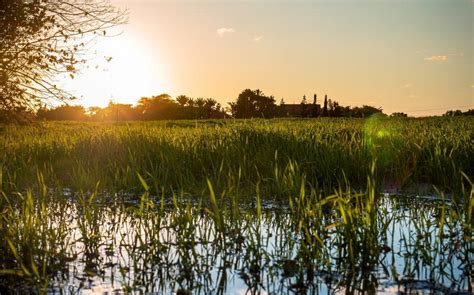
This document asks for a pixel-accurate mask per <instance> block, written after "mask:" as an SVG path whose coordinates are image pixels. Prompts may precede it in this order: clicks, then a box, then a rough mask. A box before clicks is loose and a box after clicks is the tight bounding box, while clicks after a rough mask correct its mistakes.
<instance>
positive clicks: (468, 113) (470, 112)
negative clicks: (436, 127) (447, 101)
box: [443, 109, 474, 117]
mask: <svg viewBox="0 0 474 295" xmlns="http://www.w3.org/2000/svg"><path fill="white" fill-rule="evenodd" d="M443 116H445V117H454V116H474V109H470V110H468V111H465V112H463V111H461V110H455V111H453V110H451V111H447V112H446V113H444V114H443Z"/></svg>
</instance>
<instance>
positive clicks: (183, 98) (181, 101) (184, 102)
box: [176, 95, 189, 107]
mask: <svg viewBox="0 0 474 295" xmlns="http://www.w3.org/2000/svg"><path fill="white" fill-rule="evenodd" d="M176 101H177V102H178V103H179V105H180V106H182V107H184V106H186V105H187V104H188V102H189V97H187V96H186V95H179V96H177V97H176Z"/></svg>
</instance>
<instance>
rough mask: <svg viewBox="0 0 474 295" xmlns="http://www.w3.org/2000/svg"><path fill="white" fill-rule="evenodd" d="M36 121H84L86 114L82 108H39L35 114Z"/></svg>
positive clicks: (62, 106)
mask: <svg viewBox="0 0 474 295" xmlns="http://www.w3.org/2000/svg"><path fill="white" fill-rule="evenodd" d="M36 115H37V117H38V119H40V120H41V119H42V120H50V121H84V120H86V118H87V117H86V113H85V109H84V107H83V106H70V105H61V106H58V107H56V108H52V109H46V108H40V109H39V110H38V111H37V113H36Z"/></svg>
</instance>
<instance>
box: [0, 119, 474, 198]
mask: <svg viewBox="0 0 474 295" xmlns="http://www.w3.org/2000/svg"><path fill="white" fill-rule="evenodd" d="M473 127H474V119H473V118H471V117H466V118H429V119H402V120H401V119H386V118H372V119H368V120H360V119H320V120H319V119H318V120H245V121H230V120H228V121H204V122H202V121H176V122H157V123H130V124H127V123H123V124H84V123H43V124H39V125H35V126H31V127H25V126H5V127H3V131H2V132H1V133H0V147H2V148H3V151H4V152H3V153H2V154H1V155H0V170H1V171H2V187H3V190H6V191H21V190H23V189H25V188H28V187H31V186H33V185H35V181H34V180H35V178H36V175H37V173H38V172H40V173H41V174H42V175H43V177H44V178H45V182H46V183H47V185H48V186H49V187H52V188H54V187H67V188H71V189H73V190H74V191H80V190H83V191H92V190H94V189H95V187H96V186H97V184H98V183H99V190H103V191H107V192H109V193H111V194H113V193H118V192H126V193H128V192H132V193H137V192H140V191H141V189H142V184H141V182H140V181H139V179H138V178H137V177H136V175H137V173H138V174H140V175H141V176H142V177H143V178H144V179H145V180H146V181H147V182H148V183H150V187H151V190H152V191H153V193H154V194H161V193H162V192H163V191H164V192H165V193H167V194H170V193H179V192H180V191H184V192H185V193H189V194H191V195H193V196H201V195H203V194H205V193H207V179H209V180H210V181H211V182H212V183H213V185H214V189H215V190H216V193H217V194H220V193H221V192H224V191H225V192H226V193H227V194H229V195H240V196H248V195H249V194H250V195H252V194H253V193H254V192H255V189H256V186H257V185H259V187H260V191H261V194H262V195H263V196H265V197H269V196H272V197H278V196H285V195H287V194H288V193H297V192H298V189H299V185H300V184H301V181H302V180H303V181H304V182H305V184H306V185H307V186H308V187H312V188H315V189H318V190H323V191H325V192H332V191H333V188H334V187H337V186H338V185H339V184H342V183H344V182H346V181H348V182H350V183H351V185H352V186H353V187H356V188H363V187H364V186H365V184H366V178H367V175H368V174H369V172H370V167H371V165H372V162H374V161H376V164H377V175H376V177H377V183H378V184H380V185H385V186H391V187H395V188H409V187H412V188H413V187H419V184H420V183H425V184H430V185H431V184H433V185H436V186H437V187H439V188H440V189H442V190H445V191H455V190H459V189H460V184H461V183H462V181H461V180H462V176H461V172H464V173H465V174H466V175H468V176H469V177H470V178H471V179H472V176H473V175H474V170H473V169H474V168H473V167H474V156H473V154H474V141H473V138H474V136H473V130H474V128H473Z"/></svg>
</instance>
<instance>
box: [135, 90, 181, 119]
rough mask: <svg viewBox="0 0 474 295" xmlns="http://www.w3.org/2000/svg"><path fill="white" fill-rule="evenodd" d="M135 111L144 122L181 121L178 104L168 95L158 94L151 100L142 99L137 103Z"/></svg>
mask: <svg viewBox="0 0 474 295" xmlns="http://www.w3.org/2000/svg"><path fill="white" fill-rule="evenodd" d="M136 108H137V111H138V113H139V114H140V116H141V118H143V119H144V120H165V119H181V118H182V113H180V107H179V105H178V103H177V102H176V101H174V100H172V99H171V96H169V95H168V94H160V95H157V96H152V97H151V98H148V97H142V98H140V100H139V101H138V105H137V107H136Z"/></svg>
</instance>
